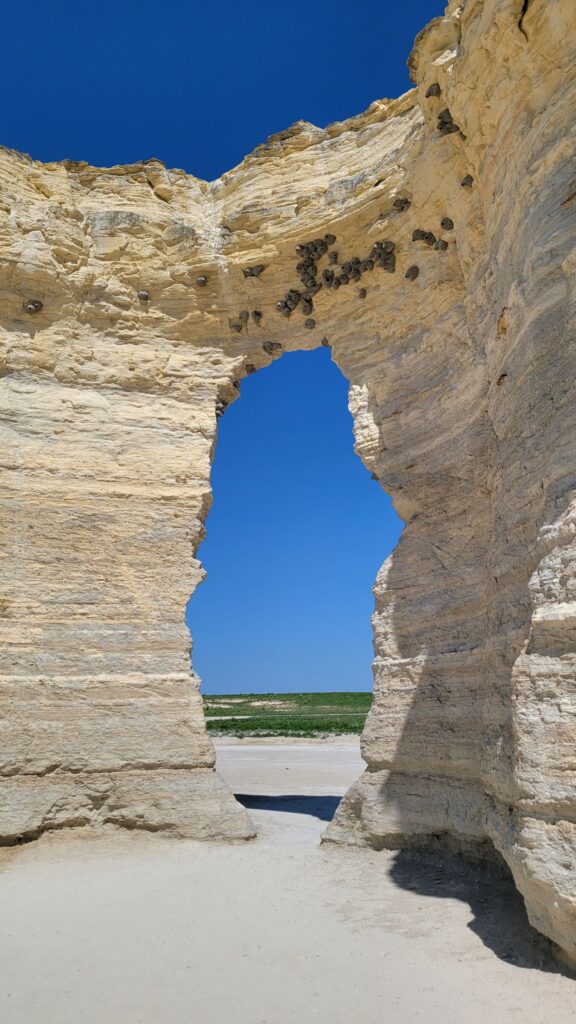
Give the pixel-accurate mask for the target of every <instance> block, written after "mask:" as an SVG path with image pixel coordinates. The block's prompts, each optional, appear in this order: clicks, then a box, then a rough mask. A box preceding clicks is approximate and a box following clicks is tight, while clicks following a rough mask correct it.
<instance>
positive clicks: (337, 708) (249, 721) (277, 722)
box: [204, 691, 372, 737]
mask: <svg viewBox="0 0 576 1024" xmlns="http://www.w3.org/2000/svg"><path fill="white" fill-rule="evenodd" d="M371 703H372V694H371V693H370V692H364V691H361V692H354V691H349V692H333V693H242V694H233V693H231V694H217V695H206V696H205V697H204V712H205V716H206V722H207V725H208V731H209V732H210V733H211V735H213V736H230V735H233V736H271V737H274V736H310V737H314V736H343V735H353V734H356V735H357V734H359V733H361V732H362V729H363V727H364V722H365V720H366V715H367V714H368V711H369V710H370V705H371Z"/></svg>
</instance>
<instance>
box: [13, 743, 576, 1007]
mask: <svg viewBox="0 0 576 1024" xmlns="http://www.w3.org/2000/svg"><path fill="white" fill-rule="evenodd" d="M218 748H219V762H220V763H219V767H220V770H221V771H222V772H223V774H224V775H226V777H227V778H228V780H229V781H230V783H231V784H232V785H233V787H234V789H235V790H236V792H239V793H242V794H244V796H243V800H244V802H245V803H246V804H247V805H248V804H249V805H250V813H251V814H252V816H253V818H254V820H255V821H256V823H257V825H258V827H259V829H260V836H259V839H258V840H256V841H255V842H252V843H246V844H240V845H233V846H228V845H224V844H196V843H190V842H182V841H172V842H170V841H166V840H163V839H160V838H158V837H154V836H146V835H135V834H116V833H115V834H112V835H111V836H108V837H104V838H99V839H94V838H90V837H86V836H82V835H77V836H72V835H68V834H64V833H60V834H54V835H52V836H47V837H45V839H43V840H42V841H41V842H40V843H36V844H31V845H29V846H25V847H21V848H19V849H17V850H15V851H4V852H2V855H1V857H0V908H1V910H0V1021H1V1022H2V1024H36V1022H38V1024H78V1022H80V1021H82V1024H289V1022H290V1024H292V1022H294V1024H296V1022H298V1024H300V1022H308V1021H315V1022H319V1024H350V1022H353V1021H355V1020H358V1021H361V1022H362V1024H416V1022H421V1021H422V1022H426V1024H461V1022H464V1021H466V1022H467V1024H486V1022H487V1021H489V1022H490V1024H508V1022H510V1024H512V1022H519V1024H549V1022H550V1021H554V1024H573V1022H576V982H574V981H572V980H570V979H569V978H568V977H566V976H563V975H562V974H561V973H555V967H554V963H553V962H552V961H551V960H550V958H549V957H548V954H547V950H546V947H545V944H544V943H541V942H540V941H539V939H538V938H537V937H536V936H535V934H534V933H533V932H532V931H531V930H530V929H529V928H528V926H527V924H526V921H525V917H524V913H523V909H522V905H521V902H520V901H519V900H518V899H517V898H516V897H515V895H514V893H513V891H512V890H511V888H510V887H509V886H507V885H505V884H503V883H498V882H495V881H494V880H493V879H491V878H490V877H489V876H483V875H482V874H479V873H478V872H477V871H475V870H473V869H471V868H469V867H466V866H465V865H461V864H459V863H458V862H453V863H449V864H446V863H439V862H437V861H434V860H431V859H429V858H422V857H415V856H414V855H409V854H391V853H373V852H370V851H362V850H339V849H332V848H326V847H324V848H320V847H319V846H318V837H319V835H320V833H321V831H322V829H323V828H324V826H325V819H326V818H327V817H329V816H330V815H331V814H332V813H333V810H334V807H335V805H336V802H337V799H338V797H339V795H340V794H341V793H342V792H343V791H344V789H345V788H346V786H347V784H348V783H349V781H351V780H352V779H353V778H354V777H355V776H356V775H357V774H358V769H359V764H358V753H357V741H328V742H327V743H321V742H318V741H315V742H313V743H312V742H309V743H298V744H287V743H277V742H275V741H271V742H269V743H266V742H263V741H259V742H258V743H254V742H252V743H250V742H247V743H234V742H230V741H229V740H226V741H224V742H222V743H219V744H218Z"/></svg>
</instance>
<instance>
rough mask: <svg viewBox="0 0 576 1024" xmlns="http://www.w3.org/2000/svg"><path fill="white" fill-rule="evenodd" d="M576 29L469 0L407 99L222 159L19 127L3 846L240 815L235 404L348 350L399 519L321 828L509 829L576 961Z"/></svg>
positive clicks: (568, 18) (2, 166)
mask: <svg viewBox="0 0 576 1024" xmlns="http://www.w3.org/2000/svg"><path fill="white" fill-rule="evenodd" d="M574 27H575V19H574V8H573V4H572V2H571V0H529V2H528V3H526V2H525V3H522V2H520V0H484V2H480V0H468V2H466V3H462V4H457V3H455V2H451V3H450V4H449V6H448V9H447V12H446V15H445V16H444V17H443V18H439V19H437V20H436V21H434V22H432V23H431V24H430V25H429V26H428V27H427V28H426V29H424V31H423V32H422V33H421V34H420V36H419V37H418V39H417V41H416V46H415V50H414V52H413V54H412V57H411V59H410V67H411V72H412V76H413V80H414V82H415V88H414V89H413V90H412V91H411V92H410V93H408V94H406V95H405V96H403V97H401V98H400V99H398V100H394V101H377V102H375V103H374V104H372V106H371V107H370V108H369V110H368V111H367V112H366V113H364V114H362V115H360V116H358V117H356V118H354V119H352V120H350V121H347V122H344V123H341V124H334V125H330V126H329V127H328V128H326V129H320V128H316V127H314V126H312V125H309V124H304V123H301V124H297V125H295V126H293V127H292V128H291V129H289V130H288V131H286V132H284V133H282V134H280V135H277V136H274V137H273V138H271V139H270V140H269V141H268V142H267V143H266V144H265V145H263V146H261V147H259V148H258V149H257V150H256V151H255V152H254V153H253V154H252V155H251V156H249V157H247V158H246V160H244V162H243V163H242V164H241V165H240V166H239V167H238V168H236V169H235V170H233V171H230V172H229V173H228V174H225V175H224V176H223V177H222V178H221V179H219V180H218V181H215V182H212V183H207V182H203V181H199V180H197V179H195V178H193V177H190V176H189V175H187V174H185V173H184V172H182V171H171V170H167V169H166V168H165V167H164V166H163V165H162V164H161V163H160V162H159V161H156V160H152V161H147V162H143V163H139V164H134V165H131V166H128V167H112V168H108V169H101V168H94V167H90V166H88V165H84V164H77V163H70V162H64V163H60V164H47V165H42V164H39V163H37V162H35V161H33V160H31V159H29V158H28V157H25V156H22V155H19V154H16V153H13V152H9V151H3V152H2V154H1V156H0V187H1V192H0V255H1V265H0V321H1V346H2V355H1V359H2V364H1V365H2V372H3V382H2V392H3V398H2V451H3V472H2V504H3V511H4V514H3V517H2V526H1V530H2V543H1V550H2V553H3V558H2V590H1V595H0V614H1V616H2V618H1V624H2V636H3V645H4V651H5V654H4V659H3V667H2V677H1V680H0V702H1V710H0V734H1V740H2V742H1V744H0V773H1V774H2V782H1V786H0V836H1V838H2V841H4V842H16V841H21V840H25V839H28V838H33V837H35V836H37V835H39V834H40V833H41V832H42V831H44V830H46V829H53V828H64V827H71V826H75V825H81V824H91V825H93V826H98V825H100V824H104V823H113V824H116V825H118V826H124V827H130V828H143V829H150V830H163V831H166V832H168V833H172V834H177V835H185V836H192V837H198V838H200V837H225V838H230V837H235V838H246V837H248V836H250V835H252V834H253V829H252V826H251V824H250V822H249V820H248V818H247V816H246V813H245V811H244V809H243V808H242V807H240V806H239V805H238V804H237V803H236V802H235V800H234V798H233V797H232V795H231V794H230V793H229V791H228V789H227V788H226V786H225V785H224V783H223V782H222V781H221V780H220V779H219V777H218V775H217V774H216V773H215V771H214V752H213V749H212V745H211V743H210V740H209V738H208V737H207V735H206V731H205V727H204V723H203V718H202V709H201V702H200V697H199V694H198V680H197V678H196V676H195V675H194V674H193V673H192V672H191V670H190V667H189V664H190V663H189V647H190V644H189V637H188V634H187V631H186V629H185V626H184V621H183V611H184V606H185V603H186V600H187V598H188V596H189V594H190V592H191V591H192V590H193V589H194V587H195V586H196V584H197V583H198V582H199V581H200V580H201V579H202V568H201V565H200V564H199V562H198V561H197V559H196V558H195V552H196V549H197V547H198V544H199V543H200V541H201V539H202V536H203V529H204V527H203V523H204V519H205V517H206V513H207V510H208V507H209V505H210V500H211V492H210V465H211V459H212V456H213V451H214V445H215V439H216V433H217V420H218V416H219V415H221V414H222V413H223V412H224V410H225V408H226V406H227V405H228V404H229V403H230V402H232V401H234V400H235V399H236V398H237V397H238V395H239V394H240V388H241V381H242V378H243V377H244V376H245V375H246V374H248V373H252V372H255V371H257V370H258V369H259V368H261V367H263V366H266V365H268V364H269V363H270V362H271V360H273V359H276V358H278V357H280V356H281V354H282V353H283V352H285V351H289V350H294V349H303V348H306V349H312V348H314V347H316V346H318V345H329V346H330V347H331V350H332V354H333V358H334V360H335V361H336V362H337V364H338V366H340V368H341V369H342V371H343V372H344V374H345V375H346V377H347V378H348V380H349V382H350V408H351V410H352V413H353V415H354V420H355V431H356V444H357V451H358V454H359V455H360V457H361V458H362V460H363V461H364V463H365V465H366V467H367V468H368V469H369V470H370V472H372V473H374V474H375V475H376V476H377V477H378V479H379V480H380V481H381V483H382V486H383V487H384V488H385V489H386V490H387V491H388V493H390V494H391V495H392V497H393V499H394V503H395V506H396V508H397V510H398V512H399V513H400V515H401V516H402V517H403V519H404V520H405V522H406V527H405V530H404V533H403V535H402V538H401V540H400V543H399V545H398V548H397V550H396V551H395V552H394V554H393V555H392V556H391V558H389V559H388V560H387V562H386V563H385V565H384V566H383V568H382V570H381V572H380V574H379V576H378V579H377V582H376V587H375V596H376V607H375V613H374V637H375V662H374V677H375V697H374V705H373V709H372V711H371V714H370V716H369V718H368V722H367V725H366V729H365V732H364V735H363V739H362V749H363V755H364V758H365V760H366V762H367V770H366V772H365V774H364V776H363V777H362V778H361V779H360V780H359V781H358V783H357V784H356V785H355V786H354V787H353V789H352V790H351V791H350V793H349V794H348V796H347V797H346V798H345V800H344V801H343V804H342V805H341V808H340V810H339V812H338V814H337V816H336V819H335V821H334V822H333V823H332V824H331V826H330V828H329V830H328V838H329V839H331V840H332V841H335V842H345V843H359V844H371V845H374V846H379V847H383V846H388V847H390V846H391V847H396V846H402V845H406V844H410V843H418V842H421V841H424V840H428V839H429V838H430V837H432V836H436V837H437V836H440V837H446V838H447V839H449V840H450V841H451V842H452V843H454V844H457V845H459V846H460V847H462V848H474V849H482V848H483V847H485V845H486V844H487V843H489V844H490V845H491V846H492V847H493V848H495V849H496V850H498V852H499V854H500V855H501V856H502V857H503V858H504V859H505V860H506V862H507V863H508V865H509V866H510V868H511V870H512V872H513V874H514V877H515V879H516V882H517V885H518V887H519V889H520V890H521V892H522V893H523V894H524V897H525V899H526V903H527V907H528V912H529V915H530V918H531V920H532V922H533V923H534V925H535V926H536V927H537V928H539V929H540V930H541V931H543V932H544V933H545V934H546V935H548V936H550V937H551V938H552V939H554V940H555V941H556V942H557V943H558V944H559V945H560V946H562V948H563V949H564V950H565V951H566V953H567V954H568V955H569V956H571V957H572V958H574V959H576V873H575V862H576V752H575V751H576V700H575V693H576V671H575V670H576V652H575V640H576V625H575V624H576V500H575V484H576V422H575V420H576V403H575V402H574V379H575V370H576V365H575V363H576V346H575V345H574V324H575V323H576V248H575V245H574V237H575V224H576V179H575V177H574V151H575V145H574V109H575V98H576V89H575V68H576V60H575V57H576V53H575V45H574V40H575V33H574Z"/></svg>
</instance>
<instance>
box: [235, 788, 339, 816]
mask: <svg viewBox="0 0 576 1024" xmlns="http://www.w3.org/2000/svg"><path fill="white" fill-rule="evenodd" d="M234 795H235V797H236V799H237V800H238V801H239V802H240V803H241V804H243V805H244V807H245V808H246V810H253V811H281V812H283V813H286V814H309V815H311V817H313V818H319V819H320V821H332V818H333V817H334V815H335V813H336V808H337V807H338V804H339V803H340V800H341V799H342V797H339V796H322V795H317V794H316V795H313V796H302V795H297V794H288V795H286V794H284V793H283V794H282V795H281V796H261V795H251V794H249V793H235V794H234Z"/></svg>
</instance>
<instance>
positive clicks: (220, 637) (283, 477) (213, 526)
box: [188, 348, 402, 693]
mask: <svg viewBox="0 0 576 1024" xmlns="http://www.w3.org/2000/svg"><path fill="white" fill-rule="evenodd" d="M220 424H221V425H220V430H219V437H218V445H217V450H216V459H215V462H214V470H213V474H212V482H213V487H214V504H213V507H212V511H211V512H210V515H209V516H208V522H207V528H208V532H207V539H206V541H205V542H204V544H203V545H202V547H201V548H200V555H201V558H202V561H203V563H204V565H205V567H206V568H207V570H208V579H207V580H206V581H205V582H204V583H203V584H202V586H201V587H199V589H198V590H197V592H196V594H195V595H194V597H193V598H192V600H191V601H190V603H189V606H188V622H189V623H190V625H191V628H192V635H193V637H194V665H195V667H196V669H197V670H198V671H199V672H200V674H201V676H202V678H203V684H204V685H203V688H204V692H206V693H226V692H231V693H235V692H241V691H247V692H267V691H288V692H290V691H293V690H297V691H300V690H369V689H371V687H372V675H371V660H372V630H371V625H370V616H371V614H372V609H373V604H374V599H373V597H372V591H371V588H372V584H373V582H374V578H375V576H376V572H377V571H378V569H379V567H380V565H381V564H382V562H383V561H384V558H385V557H386V556H387V555H388V554H389V552H390V551H391V550H392V549H393V547H394V545H395V543H396V541H397V539H398V537H399V535H400V530H401V527H402V523H401V520H400V519H399V518H398V517H397V516H396V514H395V512H394V510H393V508H392V503H391V501H390V498H389V497H388V496H387V495H386V494H384V492H383V491H382V489H381V487H380V486H379V484H377V483H376V482H375V481H374V480H371V479H370V474H369V473H368V472H367V470H366V469H365V468H364V466H363V465H362V463H361V462H360V459H359V458H358V456H357V455H355V454H354V451H353V435H352V417H351V416H350V414H349V412H348V408H347V383H346V380H345V379H344V377H343V376H342V374H341V373H340V370H339V369H338V368H337V366H336V365H335V364H334V363H333V362H332V361H331V358H330V351H329V349H326V348H321V349H317V350H316V351H314V352H293V353H289V354H286V355H284V356H282V358H281V359H278V360H277V361H276V362H274V363H273V364H272V365H271V366H269V367H268V368H267V369H265V370H261V371H260V372H259V373H256V374H253V375H252V376H251V377H248V378H246V379H245V380H244V381H243V383H242V395H241V397H240V398H239V399H238V400H237V401H236V402H235V403H234V404H233V405H232V406H230V408H229V409H228V410H227V411H226V414H225V415H224V416H223V417H222V419H221V420H220Z"/></svg>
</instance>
